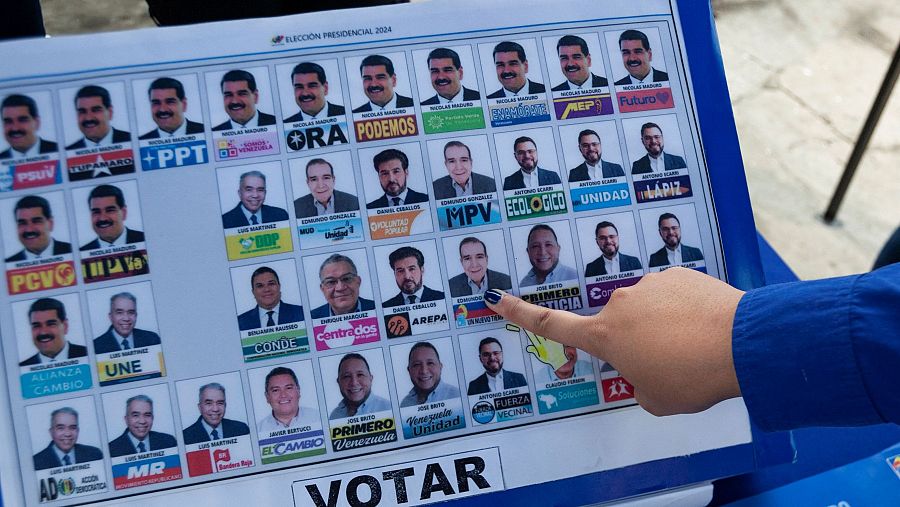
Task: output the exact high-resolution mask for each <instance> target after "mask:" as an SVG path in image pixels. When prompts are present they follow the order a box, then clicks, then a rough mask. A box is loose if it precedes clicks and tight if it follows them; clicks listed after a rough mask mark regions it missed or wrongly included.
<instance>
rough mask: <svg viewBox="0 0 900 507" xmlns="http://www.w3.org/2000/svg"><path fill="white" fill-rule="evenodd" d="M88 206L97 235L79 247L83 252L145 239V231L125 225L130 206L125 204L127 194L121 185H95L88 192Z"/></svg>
mask: <svg viewBox="0 0 900 507" xmlns="http://www.w3.org/2000/svg"><path fill="white" fill-rule="evenodd" d="M88 207H89V208H90V210H91V226H92V227H93V228H94V232H95V233H96V234H97V237H96V238H94V239H93V240H92V241H90V242H88V243H87V244H85V245H84V246H82V247H81V248H80V249H79V250H81V251H82V252H84V251H87V250H96V249H98V248H111V247H114V246H124V245H130V244H132V243H140V242H142V241H144V233H143V231H137V230H134V229H128V228H126V227H125V220H126V219H127V218H128V206H127V205H126V204H125V195H124V194H123V193H122V190H121V189H120V188H119V187H116V186H113V185H98V186H96V187H94V189H93V190H91V193H90V194H88Z"/></svg>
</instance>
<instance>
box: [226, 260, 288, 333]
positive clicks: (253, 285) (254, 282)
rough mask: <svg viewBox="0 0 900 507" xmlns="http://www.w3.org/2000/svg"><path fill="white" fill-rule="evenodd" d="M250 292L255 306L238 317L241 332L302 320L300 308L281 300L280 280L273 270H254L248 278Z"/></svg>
mask: <svg viewBox="0 0 900 507" xmlns="http://www.w3.org/2000/svg"><path fill="white" fill-rule="evenodd" d="M250 291H251V292H252V293H253V299H254V300H255V301H256V306H254V307H253V308H251V309H249V310H247V311H246V312H244V313H242V314H240V315H238V327H239V328H240V330H241V331H249V330H251V329H258V328H261V327H271V326H275V325H282V324H290V323H292V322H300V321H302V320H303V307H302V306H300V305H293V304H291V303H287V302H285V301H282V300H281V280H280V279H279V278H278V273H277V272H276V271H275V270H274V269H272V268H270V267H268V266H261V267H259V268H256V270H254V271H253V274H252V275H251V276H250Z"/></svg>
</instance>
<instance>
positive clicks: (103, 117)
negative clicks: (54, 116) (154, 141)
mask: <svg viewBox="0 0 900 507" xmlns="http://www.w3.org/2000/svg"><path fill="white" fill-rule="evenodd" d="M75 112H76V115H77V118H78V130H80V131H81V133H82V134H83V135H84V137H82V138H81V139H79V140H78V141H75V142H74V143H72V144H70V145H69V146H66V149H67V150H76V149H79V148H96V147H98V146H110V145H113V144H119V143H127V142H128V141H131V134H130V133H128V132H125V131H123V130H119V129H116V128H113V126H112V125H110V123H109V122H111V121H112V118H113V105H112V99H110V97H109V91H108V90H107V89H106V88H103V87H102V86H97V85H88V86H85V87H83V88H81V89H80V90H78V91H77V92H76V93H75Z"/></svg>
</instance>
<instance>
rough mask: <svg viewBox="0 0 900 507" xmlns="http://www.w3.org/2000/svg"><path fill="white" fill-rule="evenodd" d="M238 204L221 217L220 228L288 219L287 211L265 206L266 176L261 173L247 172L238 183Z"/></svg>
mask: <svg viewBox="0 0 900 507" xmlns="http://www.w3.org/2000/svg"><path fill="white" fill-rule="evenodd" d="M237 194H238V199H239V202H238V203H237V205H235V207H234V208H232V209H230V210H229V211H228V212H226V213H225V214H223V215H222V227H224V228H225V229H233V228H235V227H246V226H249V225H259V224H268V223H272V222H282V221H285V220H287V219H288V214H287V211H285V210H283V209H281V208H279V207H276V206H269V205H268V204H265V202H266V175H265V173H263V172H261V171H255V170H254V171H247V172H245V173H243V174H241V176H240V179H239V182H238V191H237Z"/></svg>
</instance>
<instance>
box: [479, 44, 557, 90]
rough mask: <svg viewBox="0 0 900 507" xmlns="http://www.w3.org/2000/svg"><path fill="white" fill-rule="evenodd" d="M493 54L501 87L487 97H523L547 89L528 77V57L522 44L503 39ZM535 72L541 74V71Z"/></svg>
mask: <svg viewBox="0 0 900 507" xmlns="http://www.w3.org/2000/svg"><path fill="white" fill-rule="evenodd" d="M492 54H493V56H494V68H495V69H496V71H497V81H499V82H500V86H501V87H500V89H499V90H497V91H495V92H493V93H491V94H490V95H488V96H487V98H489V99H502V98H504V97H522V96H526V95H533V94H535V93H544V92H545V91H546V88H545V87H544V85H543V84H541V83H540V82H537V81H532V80H531V79H528V58H527V56H526V55H525V48H523V47H522V45H521V44H519V43H517V42H511V41H503V42H501V43H499V44H497V45H496V46H494V51H493V53H492ZM535 74H536V75H538V76H540V71H538V72H536V73H535Z"/></svg>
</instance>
